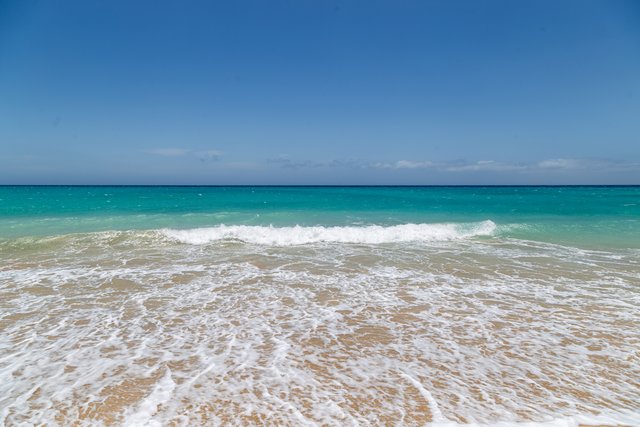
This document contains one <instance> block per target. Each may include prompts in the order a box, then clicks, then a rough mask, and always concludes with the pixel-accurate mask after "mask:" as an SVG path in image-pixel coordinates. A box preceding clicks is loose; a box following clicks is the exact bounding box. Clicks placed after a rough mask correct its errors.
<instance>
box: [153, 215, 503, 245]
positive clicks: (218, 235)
mask: <svg viewBox="0 0 640 427" xmlns="http://www.w3.org/2000/svg"><path fill="white" fill-rule="evenodd" d="M495 230H496V224H495V223H494V222H493V221H490V220H487V221H482V222H474V223H460V224H454V223H443V224H401V225H392V226H380V225H370V226H361V227H355V226H348V227H323V226H313V227H303V226H294V227H273V226H268V227H267V226H249V225H229V226H227V225H219V226H217V227H209V228H195V229H190V230H174V229H164V230H162V231H161V232H162V233H163V234H164V235H165V236H166V237H168V238H170V239H173V240H177V241H179V242H182V243H188V244H193V245H203V244H207V243H212V242H216V241H221V240H240V241H242V242H245V243H252V244H258V245H270V246H293V245H304V244H310V243H363V244H380V243H396V242H433V241H447V240H460V239H466V238H470V237H476V236H491V235H493V233H494V232H495Z"/></svg>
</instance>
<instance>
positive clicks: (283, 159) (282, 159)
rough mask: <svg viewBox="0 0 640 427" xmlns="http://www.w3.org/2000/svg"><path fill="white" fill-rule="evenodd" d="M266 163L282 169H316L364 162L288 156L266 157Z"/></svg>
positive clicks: (346, 166) (351, 166)
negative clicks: (296, 158) (302, 158)
mask: <svg viewBox="0 0 640 427" xmlns="http://www.w3.org/2000/svg"><path fill="white" fill-rule="evenodd" d="M267 163H271V164H275V165H279V166H280V167H281V168H283V169H294V170H298V169H317V168H363V167H365V166H366V164H365V163H363V162H361V161H358V160H353V159H333V160H327V161H316V160H292V159H290V158H289V157H288V156H279V157H274V158H270V159H267Z"/></svg>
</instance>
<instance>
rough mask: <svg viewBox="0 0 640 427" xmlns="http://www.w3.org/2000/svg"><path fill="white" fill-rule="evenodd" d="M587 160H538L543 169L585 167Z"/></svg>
mask: <svg viewBox="0 0 640 427" xmlns="http://www.w3.org/2000/svg"><path fill="white" fill-rule="evenodd" d="M584 164H585V161H583V160H578V159H547V160H543V161H541V162H538V167H539V168H541V169H576V168H580V167H583V166H584Z"/></svg>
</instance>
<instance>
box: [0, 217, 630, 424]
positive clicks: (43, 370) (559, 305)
mask: <svg viewBox="0 0 640 427" xmlns="http://www.w3.org/2000/svg"><path fill="white" fill-rule="evenodd" d="M485 226H486V225H485ZM478 227H479V230H480V231H481V232H480V233H479V235H477V236H464V237H463V236H461V237H459V238H449V237H446V236H445V237H446V238H444V239H442V238H441V236H438V237H437V238H434V239H433V240H431V241H422V242H402V241H400V242H387V243H384V242H382V243H346V242H330V241H329V242H314V243H306V244H304V243H300V242H296V244H285V243H283V242H279V243H278V242H276V243H273V242H272V243H268V244H265V243H262V244H258V243H247V242H243V241H242V240H239V239H235V240H229V239H222V238H221V239H220V240H218V239H212V240H211V241H207V239H203V238H202V236H204V235H206V234H207V233H210V234H211V233H215V232H216V230H215V229H214V230H213V231H212V230H209V231H207V230H201V231H200V232H194V231H193V230H192V231H179V230H158V231H145V232H103V233H88V234H76V235H67V236H60V237H55V238H38V239H33V238H30V239H13V240H11V241H6V242H4V243H3V247H2V251H3V252H2V253H3V259H4V262H3V265H2V266H1V267H0V283H1V286H0V301H1V304H2V307H1V308H2V311H1V312H2V319H1V321H0V322H1V323H0V330H1V331H2V334H1V338H0V408H1V412H0V417H1V418H0V419H1V420H2V421H3V422H4V424H5V425H20V424H21V423H28V424H31V423H35V424H39V423H45V424H61V425H68V424H73V423H76V422H79V423H80V424H86V425H93V424H96V423H104V424H125V425H154V424H157V425H194V424H224V425H226V424H236V425H247V424H272V425H275V424H278V425H397V424H405V425H424V424H426V423H431V425H434V426H448V425H466V424H476V425H478V424H486V425H511V424H518V423H524V424H522V425H554V426H555V425H559V426H560V425H578V424H579V423H583V424H598V423H605V424H610V425H615V424H628V425H638V423H640V418H639V413H640V400H639V399H638V396H640V328H638V325H639V324H640V286H639V283H640V258H639V257H638V252H637V251H622V250H618V251H616V252H615V253H613V252H607V251H595V250H581V249H576V248H571V247H564V246H559V245H552V244H542V243H534V242H528V243H524V242H521V241H518V242H516V241H510V240H509V239H492V238H490V237H483V234H490V232H491V230H484V231H482V230H481V227H482V225H479V226H478ZM218 231H219V230H218ZM338 231H339V230H333V232H338ZM265 232H266V231H265ZM278 232H280V233H281V235H276V236H275V238H280V239H286V238H290V237H291V235H290V234H291V230H284V231H282V230H281V231H279V230H277V229H276V230H274V229H271V233H278ZM250 235H251V236H253V237H254V238H255V236H256V233H255V232H253V233H251V234H250ZM194 236H196V237H194ZM287 236H288V237H287ZM194 239H195V240H194ZM247 240H251V238H249V237H247ZM499 422H500V423H504V424H497V423H499ZM527 422H534V423H536V424H526V423H527ZM541 423H548V424H541Z"/></svg>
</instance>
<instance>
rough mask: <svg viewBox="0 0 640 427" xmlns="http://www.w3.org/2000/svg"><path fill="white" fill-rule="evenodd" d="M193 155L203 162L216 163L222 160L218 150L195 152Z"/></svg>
mask: <svg viewBox="0 0 640 427" xmlns="http://www.w3.org/2000/svg"><path fill="white" fill-rule="evenodd" d="M193 154H195V155H196V157H198V159H199V160H200V161H201V162H203V163H206V162H216V161H218V160H220V156H221V155H222V153H221V152H220V151H218V150H204V151H195V152H194V153H193Z"/></svg>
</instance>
